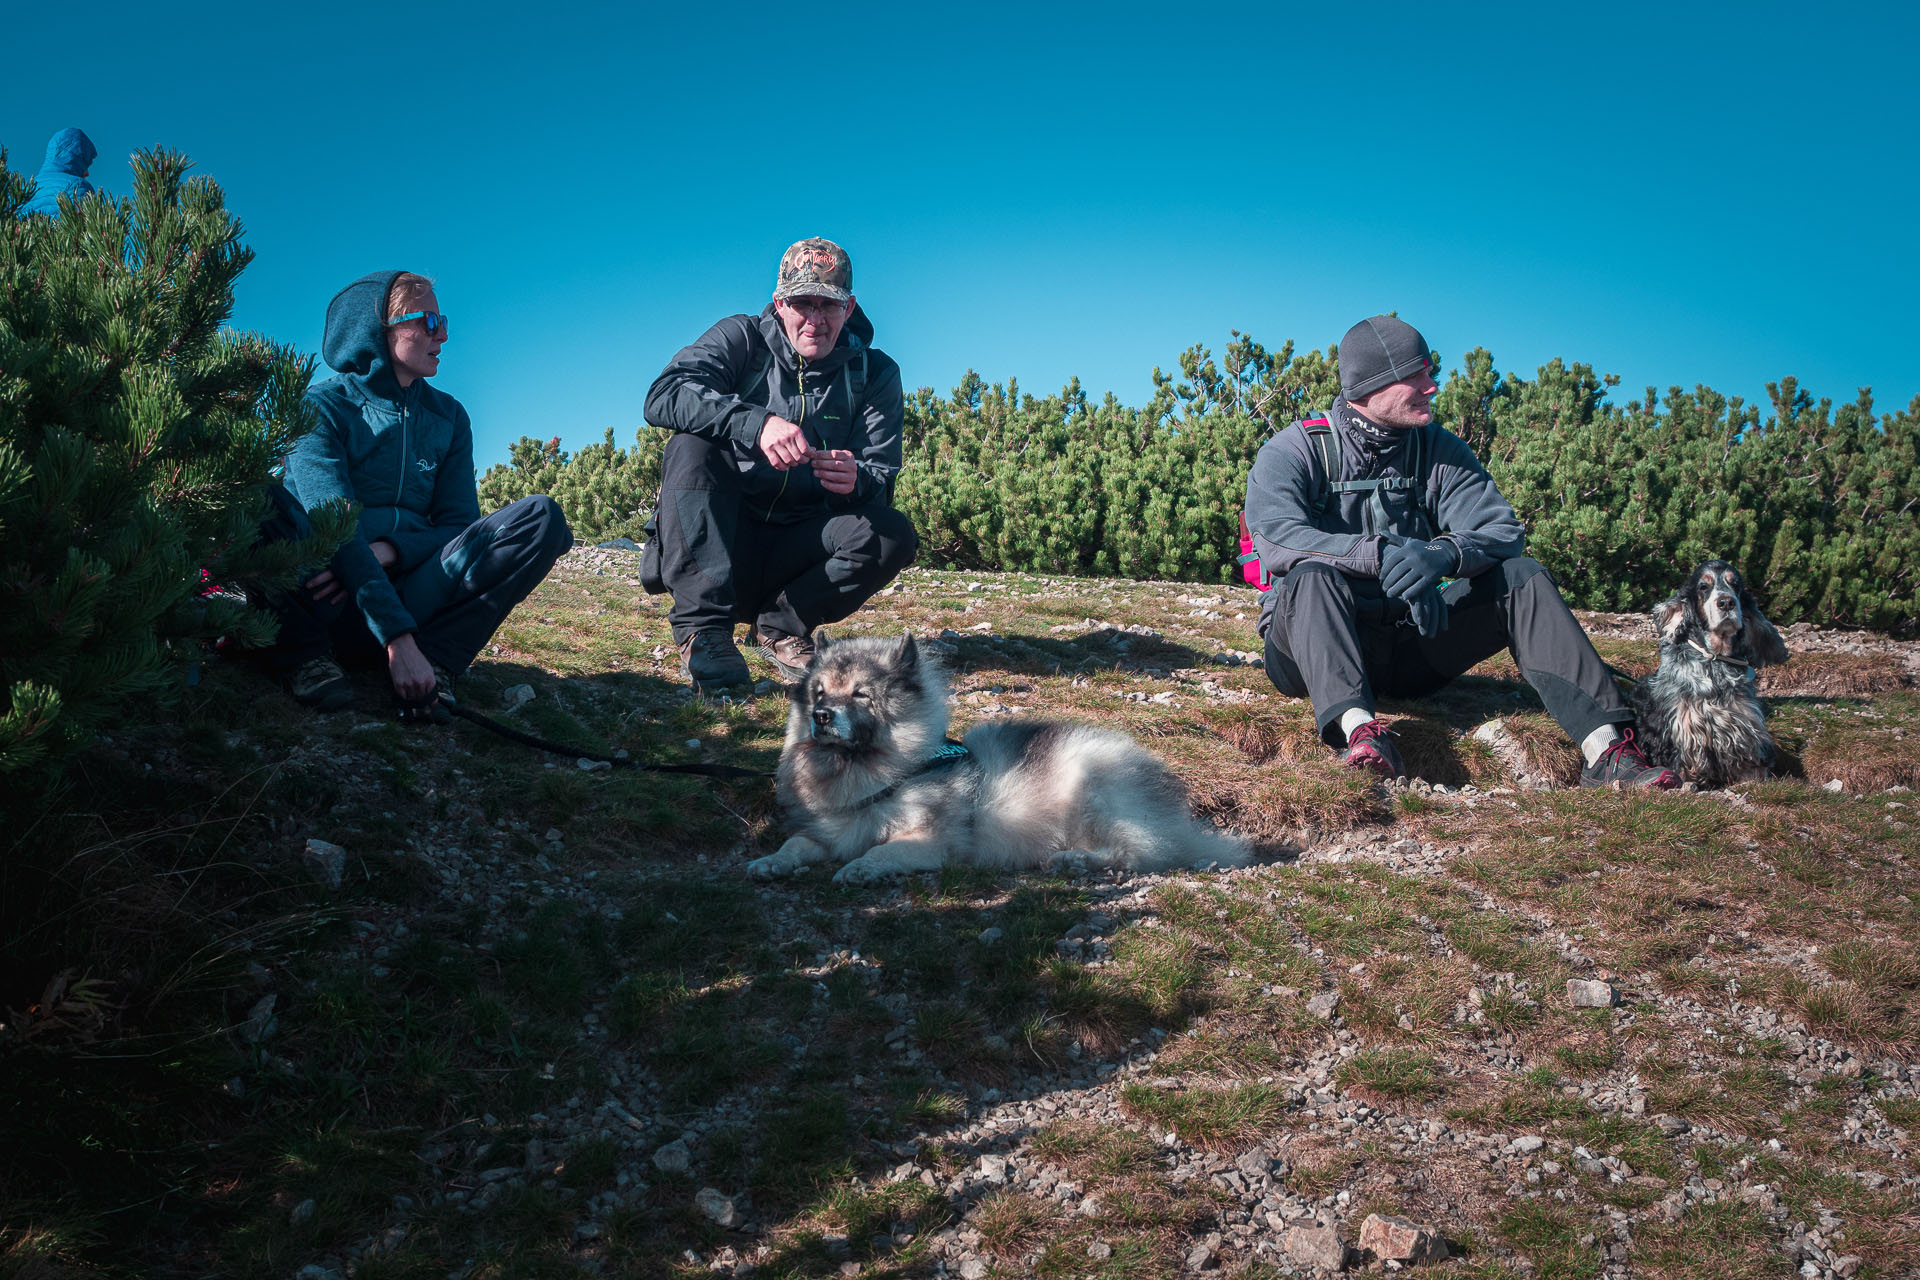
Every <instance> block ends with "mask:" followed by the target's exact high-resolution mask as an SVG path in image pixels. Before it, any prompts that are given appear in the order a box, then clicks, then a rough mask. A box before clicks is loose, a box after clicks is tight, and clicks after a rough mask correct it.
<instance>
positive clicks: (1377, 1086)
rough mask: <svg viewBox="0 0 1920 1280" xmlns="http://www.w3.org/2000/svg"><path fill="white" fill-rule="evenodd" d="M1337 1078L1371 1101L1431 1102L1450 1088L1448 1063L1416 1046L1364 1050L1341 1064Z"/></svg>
mask: <svg viewBox="0 0 1920 1280" xmlns="http://www.w3.org/2000/svg"><path fill="white" fill-rule="evenodd" d="M1337 1078H1338V1079H1339V1081H1340V1083H1341V1084H1342V1085H1344V1086H1345V1087H1346V1088H1348V1089H1350V1090H1353V1091H1355V1092H1356V1093H1359V1094H1360V1095H1361V1096H1362V1097H1366V1098H1368V1099H1369V1100H1370V1101H1371V1100H1382V1101H1388V1102H1396V1103H1405V1102H1428V1101H1431V1100H1432V1099H1434V1098H1437V1097H1439V1096H1440V1095H1441V1094H1442V1093H1444V1092H1445V1091H1446V1071H1445V1067H1444V1065H1443V1064H1442V1063H1441V1062H1440V1061H1439V1060H1438V1059H1436V1058H1435V1057H1434V1056H1433V1055H1432V1054H1430V1053H1422V1052H1420V1051H1418V1050H1414V1049H1363V1050H1361V1051H1360V1052H1359V1053H1357V1054H1355V1055H1354V1056H1353V1057H1351V1058H1349V1059H1347V1061H1345V1062H1343V1063H1341V1064H1340V1070H1339V1072H1338V1074H1337Z"/></svg>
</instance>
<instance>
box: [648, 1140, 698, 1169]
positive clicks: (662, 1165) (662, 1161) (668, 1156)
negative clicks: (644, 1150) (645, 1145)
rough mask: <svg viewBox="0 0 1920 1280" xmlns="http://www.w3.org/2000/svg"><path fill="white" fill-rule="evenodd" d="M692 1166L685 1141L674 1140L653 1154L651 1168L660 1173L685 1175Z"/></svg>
mask: <svg viewBox="0 0 1920 1280" xmlns="http://www.w3.org/2000/svg"><path fill="white" fill-rule="evenodd" d="M692 1164H693V1155H692V1153H691V1152H689V1151H688V1150H687V1144H686V1140H685V1139H682V1138H675V1139H674V1140H673V1141H672V1142H669V1143H667V1144H666V1145H665V1146H663V1147H661V1148H660V1149H659V1150H658V1151H656V1152H654V1153H653V1167H654V1168H656V1169H658V1170H659V1171H660V1172H662V1173H685V1172H686V1171H687V1170H688V1169H689V1168H690V1167H692Z"/></svg>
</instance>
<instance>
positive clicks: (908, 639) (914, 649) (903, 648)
mask: <svg viewBox="0 0 1920 1280" xmlns="http://www.w3.org/2000/svg"><path fill="white" fill-rule="evenodd" d="M898 653H899V662H900V667H901V669H902V670H903V671H911V670H912V669H913V668H915V667H917V666H919V665H920V645H919V644H918V643H917V642H916V641H915V640H914V638H913V632H911V631H905V632H902V633H901V635H900V648H899V650H898Z"/></svg>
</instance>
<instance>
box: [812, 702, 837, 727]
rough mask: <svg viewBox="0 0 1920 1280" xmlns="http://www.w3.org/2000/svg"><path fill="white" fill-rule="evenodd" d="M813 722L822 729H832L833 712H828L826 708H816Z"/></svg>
mask: <svg viewBox="0 0 1920 1280" xmlns="http://www.w3.org/2000/svg"><path fill="white" fill-rule="evenodd" d="M813 722H814V723H815V724H817V725H819V726H820V727H821V728H822V729H829V728H832V727H833V712H832V711H830V710H828V709H827V708H826V707H815V708H814V709H813Z"/></svg>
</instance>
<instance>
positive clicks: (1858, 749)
mask: <svg viewBox="0 0 1920 1280" xmlns="http://www.w3.org/2000/svg"><path fill="white" fill-rule="evenodd" d="M1800 758H1801V762H1802V764H1803V766H1804V767H1805V769H1806V775H1807V778H1808V779H1809V780H1810V781H1812V782H1816V783H1823V782H1827V781H1829V780H1831V779H1834V778H1838V779H1839V780H1840V785H1841V786H1843V787H1845V788H1846V789H1847V790H1848V791H1850V792H1853V793H1856V794H1859V793H1863V792H1869V791H1885V790H1886V789H1887V788H1888V787H1920V735H1915V734H1907V735H1905V736H1903V737H1898V738H1896V737H1894V736H1893V735H1892V734H1891V733H1890V732H1888V731H1887V729H1886V728H1884V727H1882V726H1877V725H1876V726H1868V725H1851V724H1848V725H1839V724H1835V725H1829V726H1827V728H1825V729H1824V730H1822V731H1821V732H1820V733H1819V734H1818V735H1817V736H1816V737H1815V738H1814V739H1813V741H1811V742H1809V743H1808V744H1807V747H1806V750H1805V751H1803V752H1801V755H1800Z"/></svg>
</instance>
